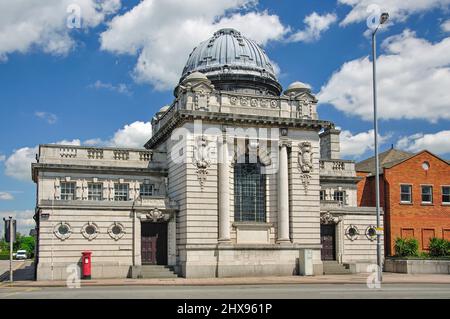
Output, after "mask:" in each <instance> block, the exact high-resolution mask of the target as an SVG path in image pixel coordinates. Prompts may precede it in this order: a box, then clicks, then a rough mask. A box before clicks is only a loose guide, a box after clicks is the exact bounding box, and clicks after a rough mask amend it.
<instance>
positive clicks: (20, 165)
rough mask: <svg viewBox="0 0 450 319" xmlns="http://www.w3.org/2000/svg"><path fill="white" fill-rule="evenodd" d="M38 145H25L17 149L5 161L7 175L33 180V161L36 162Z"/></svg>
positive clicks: (23, 179) (18, 178)
mask: <svg viewBox="0 0 450 319" xmlns="http://www.w3.org/2000/svg"><path fill="white" fill-rule="evenodd" d="M37 153H38V147H37V146H35V147H23V148H21V149H18V150H15V151H14V153H13V154H12V155H11V156H10V157H8V159H7V160H6V162H5V174H6V176H9V177H12V178H15V179H17V180H20V181H30V182H31V163H34V162H36V160H35V159H36V154H37Z"/></svg>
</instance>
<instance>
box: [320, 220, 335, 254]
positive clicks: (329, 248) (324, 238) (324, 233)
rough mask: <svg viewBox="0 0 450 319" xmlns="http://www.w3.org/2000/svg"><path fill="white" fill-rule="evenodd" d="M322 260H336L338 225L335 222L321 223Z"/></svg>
mask: <svg viewBox="0 0 450 319" xmlns="http://www.w3.org/2000/svg"><path fill="white" fill-rule="evenodd" d="M320 243H321V244H322V251H321V254H322V260H336V227H335V225H334V224H330V225H320Z"/></svg>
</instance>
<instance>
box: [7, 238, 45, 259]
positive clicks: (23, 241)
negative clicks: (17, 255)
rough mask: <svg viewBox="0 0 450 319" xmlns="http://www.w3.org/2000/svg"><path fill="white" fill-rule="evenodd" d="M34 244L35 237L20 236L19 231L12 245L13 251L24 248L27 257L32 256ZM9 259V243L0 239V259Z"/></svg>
mask: <svg viewBox="0 0 450 319" xmlns="http://www.w3.org/2000/svg"><path fill="white" fill-rule="evenodd" d="M35 246H36V241H35V238H34V237H32V236H22V235H21V234H20V233H17V234H16V242H15V243H14V245H13V251H18V250H21V249H22V250H26V251H27V255H28V256H29V257H33V256H34V249H35ZM4 255H5V256H7V258H5V257H4ZM4 259H9V243H7V242H6V241H5V240H4V239H2V240H1V241H0V260H4Z"/></svg>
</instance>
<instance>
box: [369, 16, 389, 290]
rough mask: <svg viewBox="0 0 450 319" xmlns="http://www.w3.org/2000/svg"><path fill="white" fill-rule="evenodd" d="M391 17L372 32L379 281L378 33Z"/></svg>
mask: <svg viewBox="0 0 450 319" xmlns="http://www.w3.org/2000/svg"><path fill="white" fill-rule="evenodd" d="M388 19H389V14H388V13H386V12H385V13H382V14H381V16H380V21H379V24H378V26H377V27H376V29H375V30H374V31H373V32H372V57H373V61H372V66H373V126H374V139H375V170H376V175H375V194H376V195H375V196H376V210H377V265H378V281H379V282H381V281H382V261H381V245H382V243H381V233H380V231H379V229H380V226H381V222H380V219H381V212H380V159H379V156H378V114H377V111H378V110H377V51H376V34H377V31H378V29H379V28H380V26H381V25H382V24H384V23H386V21H387V20H388Z"/></svg>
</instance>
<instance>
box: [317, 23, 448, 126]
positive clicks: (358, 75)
mask: <svg viewBox="0 0 450 319" xmlns="http://www.w3.org/2000/svg"><path fill="white" fill-rule="evenodd" d="M382 48H383V50H384V54H383V55H381V56H380V57H379V58H378V60H377V67H378V83H377V84H378V92H379V96H378V98H379V114H380V118H383V119H426V120H428V121H430V122H435V121H437V120H439V119H450V108H449V107H448V101H450V90H449V89H448V88H449V87H450V68H449V65H450V54H448V52H450V37H448V38H445V39H443V40H442V41H440V42H437V43H431V42H429V41H428V40H425V39H422V38H418V37H417V36H416V34H415V32H413V31H410V30H405V31H404V32H403V33H401V34H399V35H395V36H392V37H389V38H387V39H386V40H385V41H384V42H383V43H382ZM318 97H319V100H320V102H321V103H322V104H323V103H329V104H332V105H333V106H334V107H335V108H337V109H338V110H340V111H343V112H345V113H346V114H348V115H356V116H359V117H361V118H362V119H364V120H372V116H373V115H372V112H373V104H372V103H373V102H372V99H373V96H372V63H371V61H370V60H369V57H362V58H359V59H356V60H352V61H350V62H346V63H345V64H344V65H342V67H341V68H340V70H338V71H336V72H335V73H334V74H333V75H332V76H331V78H330V79H329V81H328V83H327V84H326V85H324V86H323V87H322V89H321V91H320V93H319V94H318Z"/></svg>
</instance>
